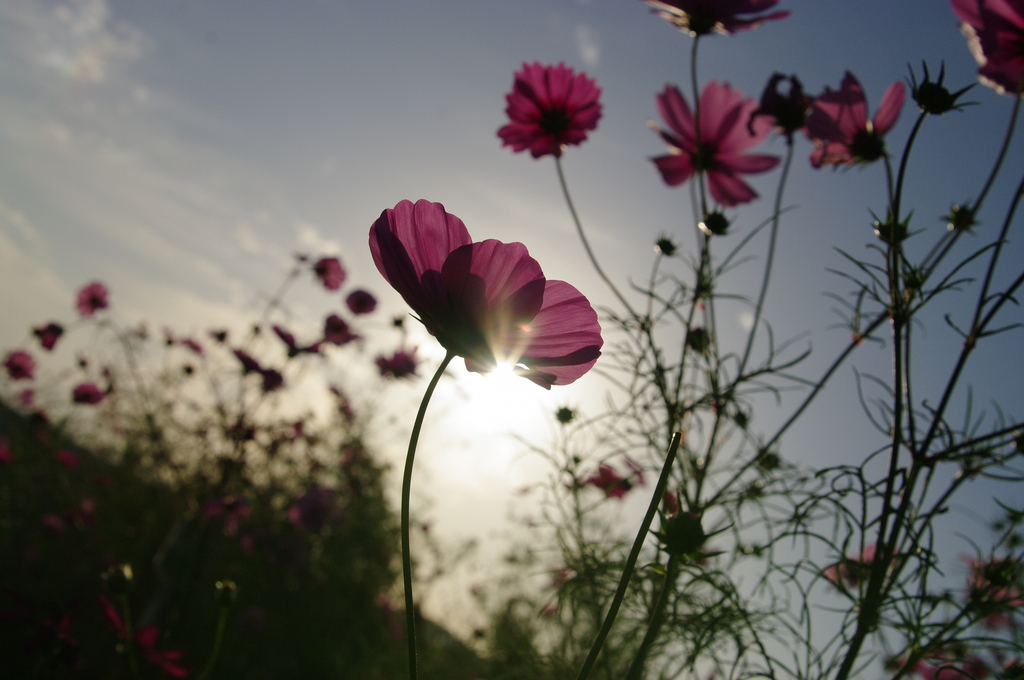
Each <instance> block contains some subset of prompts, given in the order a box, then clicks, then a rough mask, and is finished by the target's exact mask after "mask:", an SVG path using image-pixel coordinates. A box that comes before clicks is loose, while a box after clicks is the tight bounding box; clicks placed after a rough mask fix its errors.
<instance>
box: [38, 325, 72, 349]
mask: <svg viewBox="0 0 1024 680" xmlns="http://www.w3.org/2000/svg"><path fill="white" fill-rule="evenodd" d="M32 334H33V335H35V336H36V337H37V338H39V344H40V345H42V346H43V349H45V350H46V351H47V352H49V351H51V350H53V348H54V346H55V345H56V344H57V341H58V340H60V336H62V335H64V327H63V326H61V325H60V324H58V323H52V322H51V323H48V324H46V325H45V326H36V327H35V328H33V329H32Z"/></svg>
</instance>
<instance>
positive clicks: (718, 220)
mask: <svg viewBox="0 0 1024 680" xmlns="http://www.w3.org/2000/svg"><path fill="white" fill-rule="evenodd" d="M697 226H698V227H700V230H701V231H703V232H704V233H705V234H707V235H708V236H725V233H726V232H727V231H729V218H727V217H726V216H725V215H724V214H723V213H721V212H720V211H718V210H716V211H714V212H712V213H708V214H707V215H705V216H704V221H703V222H701V223H700V224H698V225H697Z"/></svg>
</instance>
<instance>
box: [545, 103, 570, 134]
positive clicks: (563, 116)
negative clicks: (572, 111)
mask: <svg viewBox="0 0 1024 680" xmlns="http://www.w3.org/2000/svg"><path fill="white" fill-rule="evenodd" d="M570 122H571V121H570V119H569V114H568V113H566V111H565V109H563V108H552V109H545V110H544V111H543V112H541V114H540V127H541V129H542V130H544V132H546V133H547V134H549V135H554V137H555V138H556V139H560V138H561V137H562V135H563V134H565V132H566V131H568V129H569V123H570Z"/></svg>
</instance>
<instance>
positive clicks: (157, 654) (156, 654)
mask: <svg viewBox="0 0 1024 680" xmlns="http://www.w3.org/2000/svg"><path fill="white" fill-rule="evenodd" d="M99 599H100V607H101V608H102V609H103V614H104V615H105V616H106V617H107V620H108V621H109V622H110V626H111V627H112V628H113V629H114V632H115V633H117V636H118V637H119V638H121V639H122V640H124V639H125V637H126V636H127V629H126V627H125V625H124V621H123V620H122V619H121V614H120V612H119V611H118V610H117V607H115V606H114V605H113V604H112V603H111V602H110V600H109V599H107V596H106V595H100V598H99ZM159 639H160V626H155V625H154V626H146V627H144V628H140V629H138V630H137V631H135V634H134V635H132V639H131V642H132V643H133V644H134V645H135V647H136V648H137V649H138V650H139V651H140V652H141V653H142V658H144V659H145V660H146V661H148V662H149V663H151V664H153V665H154V666H158V667H159V668H160V669H161V670H162V671H163V672H164V673H166V674H167V675H170V676H171V677H174V678H186V677H188V675H189V673H190V672H191V671H189V669H188V668H187V667H185V666H184V665H182V664H181V662H180V659H181V657H182V656H183V655H184V654H185V653H184V652H183V651H181V650H179V649H168V650H164V651H159V650H158V649H156V643H157V640H159Z"/></svg>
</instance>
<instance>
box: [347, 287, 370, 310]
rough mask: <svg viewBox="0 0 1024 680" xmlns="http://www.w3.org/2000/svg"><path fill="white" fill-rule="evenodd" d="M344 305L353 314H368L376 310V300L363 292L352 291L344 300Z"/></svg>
mask: <svg viewBox="0 0 1024 680" xmlns="http://www.w3.org/2000/svg"><path fill="white" fill-rule="evenodd" d="M345 304H346V305H348V311H350V312H352V313H353V314H369V313H370V312H372V311H373V310H375V309H377V298H375V297H373V293H370V292H367V291H365V290H354V291H352V292H351V293H349V294H348V297H347V298H345Z"/></svg>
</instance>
